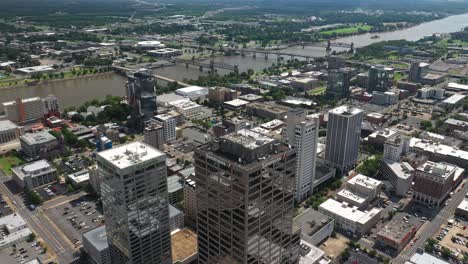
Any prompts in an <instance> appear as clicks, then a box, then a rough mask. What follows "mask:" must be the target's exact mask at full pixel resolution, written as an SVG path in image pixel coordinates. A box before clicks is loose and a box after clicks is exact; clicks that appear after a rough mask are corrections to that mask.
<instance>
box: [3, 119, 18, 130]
mask: <svg viewBox="0 0 468 264" xmlns="http://www.w3.org/2000/svg"><path fill="white" fill-rule="evenodd" d="M16 128H18V126H17V125H15V124H14V123H13V122H11V121H10V120H1V121H0V131H8V130H12V129H16Z"/></svg>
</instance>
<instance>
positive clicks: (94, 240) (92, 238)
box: [83, 225, 109, 251]
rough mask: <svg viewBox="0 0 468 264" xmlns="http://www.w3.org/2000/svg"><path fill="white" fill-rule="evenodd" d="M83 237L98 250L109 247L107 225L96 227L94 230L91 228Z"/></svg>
mask: <svg viewBox="0 0 468 264" xmlns="http://www.w3.org/2000/svg"><path fill="white" fill-rule="evenodd" d="M83 237H84V238H86V239H87V240H88V241H89V242H90V243H91V244H92V245H93V247H95V248H96V249H97V250H99V251H101V250H105V249H106V248H108V247H109V244H108V243H107V233H106V226H105V225H103V226H100V227H96V228H95V229H93V230H90V231H88V232H86V233H84V234H83Z"/></svg>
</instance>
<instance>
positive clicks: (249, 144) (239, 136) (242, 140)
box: [223, 129, 275, 149]
mask: <svg viewBox="0 0 468 264" xmlns="http://www.w3.org/2000/svg"><path fill="white" fill-rule="evenodd" d="M223 138H225V139H227V140H229V141H231V142H235V143H238V144H240V145H242V146H244V147H245V148H248V149H256V148H258V147H260V146H263V145H265V144H268V143H271V142H273V141H275V140H274V139H273V138H271V137H268V136H265V135H263V134H260V133H257V132H254V131H252V130H247V129H242V130H239V131H238V132H237V133H232V134H228V135H226V136H224V137H223Z"/></svg>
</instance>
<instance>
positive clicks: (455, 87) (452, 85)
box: [446, 82, 468, 91]
mask: <svg viewBox="0 0 468 264" xmlns="http://www.w3.org/2000/svg"><path fill="white" fill-rule="evenodd" d="M446 88H447V89H451V90H463V91H468V85H466V84H459V83H454V82H450V83H448V84H447V86H446Z"/></svg>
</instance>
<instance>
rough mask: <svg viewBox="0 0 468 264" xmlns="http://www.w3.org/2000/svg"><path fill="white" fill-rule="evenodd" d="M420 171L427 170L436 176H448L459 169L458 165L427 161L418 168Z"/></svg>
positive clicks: (426, 171)
mask: <svg viewBox="0 0 468 264" xmlns="http://www.w3.org/2000/svg"><path fill="white" fill-rule="evenodd" d="M417 170H418V171H421V172H425V173H428V174H431V175H434V176H439V177H442V178H446V177H448V176H450V175H451V174H452V173H454V172H456V171H457V170H458V167H457V166H455V165H452V164H449V163H445V162H433V161H426V162H425V163H424V164H422V165H421V166H419V167H418V168H417Z"/></svg>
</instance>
